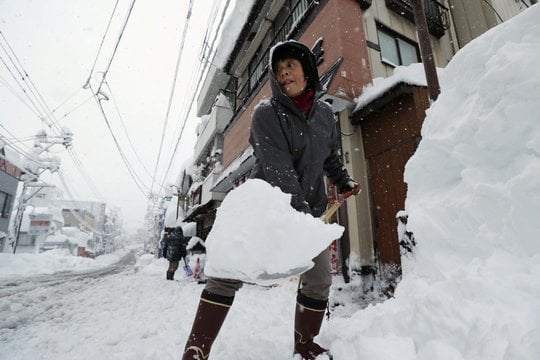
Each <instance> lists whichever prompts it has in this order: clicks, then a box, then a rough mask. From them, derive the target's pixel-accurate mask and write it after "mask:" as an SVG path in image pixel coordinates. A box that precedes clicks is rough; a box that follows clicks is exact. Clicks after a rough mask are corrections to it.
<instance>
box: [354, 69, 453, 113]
mask: <svg viewBox="0 0 540 360" xmlns="http://www.w3.org/2000/svg"><path fill="white" fill-rule="evenodd" d="M437 73H438V74H439V76H442V75H443V74H444V69H440V68H439V69H437ZM399 83H405V84H409V85H417V86H427V82H426V73H425V71H424V65H423V64H422V63H415V64H411V65H408V66H398V67H396V68H395V69H394V74H393V75H392V76H389V77H386V78H375V79H373V84H371V85H369V86H365V87H364V89H363V90H362V95H360V96H359V97H357V98H356V99H354V102H355V103H356V107H355V109H354V111H357V110H360V109H361V108H363V107H364V106H366V105H367V104H369V103H370V102H372V101H373V100H375V99H377V98H379V97H381V95H383V94H384V93H385V92H387V91H388V90H390V89H391V88H392V87H394V86H396V85H397V84H399Z"/></svg>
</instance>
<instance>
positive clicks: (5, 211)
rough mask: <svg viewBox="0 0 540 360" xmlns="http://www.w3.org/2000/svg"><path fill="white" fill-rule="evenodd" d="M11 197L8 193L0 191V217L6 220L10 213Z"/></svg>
mask: <svg viewBox="0 0 540 360" xmlns="http://www.w3.org/2000/svg"><path fill="white" fill-rule="evenodd" d="M12 198H13V197H12V196H11V195H10V194H8V193H5V192H3V191H0V217H2V218H4V219H7V218H8V217H9V212H10V211H11V200H12Z"/></svg>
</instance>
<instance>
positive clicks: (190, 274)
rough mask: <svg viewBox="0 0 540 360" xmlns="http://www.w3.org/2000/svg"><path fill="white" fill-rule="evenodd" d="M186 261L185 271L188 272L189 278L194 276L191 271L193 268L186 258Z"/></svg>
mask: <svg viewBox="0 0 540 360" xmlns="http://www.w3.org/2000/svg"><path fill="white" fill-rule="evenodd" d="M183 260H184V271H185V272H186V276H187V277H192V276H193V270H191V266H189V265H188V263H187V261H186V258H183Z"/></svg>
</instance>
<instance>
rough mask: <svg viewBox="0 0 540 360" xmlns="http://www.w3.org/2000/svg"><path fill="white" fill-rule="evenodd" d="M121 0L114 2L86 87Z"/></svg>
mask: <svg viewBox="0 0 540 360" xmlns="http://www.w3.org/2000/svg"><path fill="white" fill-rule="evenodd" d="M119 1H120V0H116V3H115V4H114V8H113V11H112V14H111V17H110V18H109V22H108V23H107V27H106V28H105V34H103V37H102V38H101V43H100V44H99V48H98V52H97V54H96V58H95V59H94V63H93V64H92V68H91V69H90V74H88V80H86V83H85V84H84V86H83V88H84V89H86V88H87V87H88V84H89V83H90V79H91V78H92V73H93V72H94V69H95V68H96V64H97V61H98V58H99V54H100V53H101V49H102V48H103V43H104V42H105V38H106V37H107V34H108V33H109V28H110V26H111V23H112V20H113V18H114V14H115V13H116V8H117V7H118V2H119Z"/></svg>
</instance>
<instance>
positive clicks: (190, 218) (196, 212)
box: [182, 200, 217, 222]
mask: <svg viewBox="0 0 540 360" xmlns="http://www.w3.org/2000/svg"><path fill="white" fill-rule="evenodd" d="M216 205H217V204H216V201H215V200H208V202H206V203H204V204H201V205H197V206H196V207H193V208H192V209H191V211H190V212H189V213H188V214H187V215H186V217H185V218H184V220H182V222H196V221H197V220H198V219H200V218H201V217H203V216H205V215H206V214H208V213H209V212H210V211H213V210H215V209H216Z"/></svg>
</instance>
